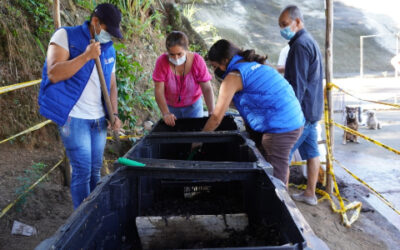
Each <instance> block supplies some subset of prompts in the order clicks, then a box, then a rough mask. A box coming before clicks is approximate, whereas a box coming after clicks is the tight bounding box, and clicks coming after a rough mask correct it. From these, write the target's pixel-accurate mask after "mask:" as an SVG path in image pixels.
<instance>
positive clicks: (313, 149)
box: [289, 121, 319, 162]
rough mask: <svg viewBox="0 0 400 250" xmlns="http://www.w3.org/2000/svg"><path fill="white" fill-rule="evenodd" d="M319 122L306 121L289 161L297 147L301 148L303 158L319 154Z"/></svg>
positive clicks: (310, 157)
mask: <svg viewBox="0 0 400 250" xmlns="http://www.w3.org/2000/svg"><path fill="white" fill-rule="evenodd" d="M317 123H318V122H308V121H306V123H305V124H304V130H303V133H302V134H301V136H300V138H299V139H298V140H297V142H296V144H294V146H293V148H292V150H291V151H290V155H289V162H290V160H291V159H292V155H293V153H294V151H296V149H299V153H300V156H301V158H302V159H303V160H309V159H312V158H315V157H318V156H319V150H318V134H317Z"/></svg>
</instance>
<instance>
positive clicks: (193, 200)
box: [143, 186, 243, 216]
mask: <svg viewBox="0 0 400 250" xmlns="http://www.w3.org/2000/svg"><path fill="white" fill-rule="evenodd" d="M196 188H197V189H203V190H202V191H200V192H196V191H194V190H196ZM196 188H193V187H191V189H192V190H189V191H188V189H190V188H189V187H186V189H185V188H183V187H177V188H165V187H164V188H163V190H162V192H160V193H159V194H158V195H156V197H157V198H156V199H157V200H156V201H155V202H154V203H153V205H152V207H150V208H148V209H147V210H145V211H144V213H143V215H145V216H172V215H185V216H190V215H207V214H228V213H240V212H243V201H242V196H241V194H240V192H237V191H238V190H235V191H233V190H232V192H226V189H225V190H224V189H219V188H217V187H208V186H206V187H204V186H203V187H196ZM185 191H186V195H185ZM224 191H225V192H224ZM192 195H193V197H188V196H192ZM185 196H186V198H185Z"/></svg>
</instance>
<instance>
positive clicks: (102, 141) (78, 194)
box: [59, 117, 107, 209]
mask: <svg viewBox="0 0 400 250" xmlns="http://www.w3.org/2000/svg"><path fill="white" fill-rule="evenodd" d="M59 131H60V134H61V138H62V141H63V143H64V147H65V150H66V153H67V157H68V159H69V161H70V163H71V166H72V176H71V196H72V202H73V204H74V209H76V208H77V207H78V206H79V205H80V204H81V202H82V201H83V200H84V199H85V198H86V197H88V196H89V194H90V192H92V191H93V190H94V189H95V187H96V184H97V182H98V181H99V180H100V169H101V167H102V165H103V152H104V147H105V145H106V136H107V121H106V119H105V118H104V117H102V118H100V119H94V120H86V119H79V118H74V117H68V120H67V122H66V123H65V125H64V126H62V127H59Z"/></svg>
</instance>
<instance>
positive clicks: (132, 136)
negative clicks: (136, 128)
mask: <svg viewBox="0 0 400 250" xmlns="http://www.w3.org/2000/svg"><path fill="white" fill-rule="evenodd" d="M119 138H120V139H127V138H135V139H140V138H142V137H141V136H136V135H120V136H119ZM112 139H113V137H112V136H107V140H112Z"/></svg>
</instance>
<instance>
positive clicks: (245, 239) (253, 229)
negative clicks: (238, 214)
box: [179, 223, 284, 249]
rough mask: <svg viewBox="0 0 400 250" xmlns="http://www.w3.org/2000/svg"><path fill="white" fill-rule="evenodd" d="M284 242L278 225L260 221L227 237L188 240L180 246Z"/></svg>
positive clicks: (214, 246)
mask: <svg viewBox="0 0 400 250" xmlns="http://www.w3.org/2000/svg"><path fill="white" fill-rule="evenodd" d="M282 244H284V243H283V241H282V239H281V235H280V232H279V229H278V225H276V224H271V223H259V224H255V225H250V226H248V227H247V228H246V229H245V230H244V231H234V230H233V231H232V232H230V234H229V237H228V238H226V239H214V240H205V241H201V242H188V243H185V244H183V245H182V246H179V248H187V249H197V248H226V247H256V246H280V245H282Z"/></svg>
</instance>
